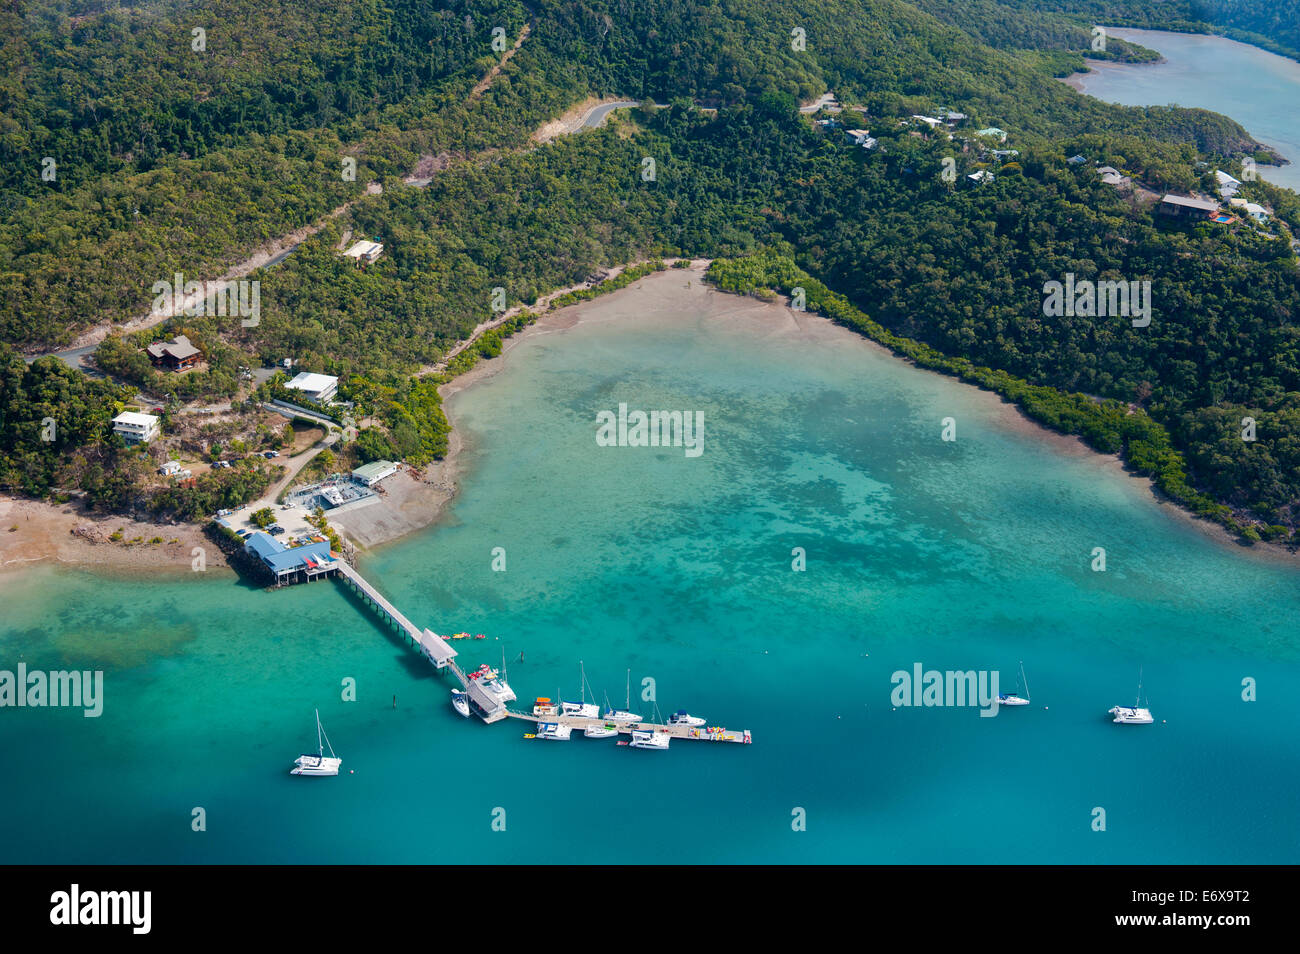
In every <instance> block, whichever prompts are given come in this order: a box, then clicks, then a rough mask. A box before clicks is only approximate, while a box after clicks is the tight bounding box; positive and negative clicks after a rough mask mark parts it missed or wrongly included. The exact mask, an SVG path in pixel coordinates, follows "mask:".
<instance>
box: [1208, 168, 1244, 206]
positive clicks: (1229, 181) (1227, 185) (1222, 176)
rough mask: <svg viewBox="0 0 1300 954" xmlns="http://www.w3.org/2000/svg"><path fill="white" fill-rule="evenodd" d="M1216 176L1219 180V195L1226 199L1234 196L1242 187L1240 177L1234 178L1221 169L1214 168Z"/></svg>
mask: <svg viewBox="0 0 1300 954" xmlns="http://www.w3.org/2000/svg"><path fill="white" fill-rule="evenodd" d="M1214 178H1215V179H1217V180H1218V182H1219V195H1221V196H1223V197H1224V198H1225V199H1230V198H1232V197H1233V196H1234V195H1236V194H1237V190H1238V189H1239V188H1240V187H1241V180H1240V179H1234V178H1233V177H1232V176H1230V175H1228V174H1227V173H1226V172H1224V171H1223V170H1221V169H1216V170H1214Z"/></svg>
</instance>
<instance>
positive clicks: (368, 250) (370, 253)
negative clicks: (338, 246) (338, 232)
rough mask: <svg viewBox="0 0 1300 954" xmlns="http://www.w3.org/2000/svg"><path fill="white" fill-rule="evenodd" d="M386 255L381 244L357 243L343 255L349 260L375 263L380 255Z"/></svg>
mask: <svg viewBox="0 0 1300 954" xmlns="http://www.w3.org/2000/svg"><path fill="white" fill-rule="evenodd" d="M383 254H384V246H383V245H382V244H381V243H379V242H365V241H362V242H356V243H355V244H353V246H352V247H351V248H350V249H348V250H347V251H346V252H344V253H343V255H344V256H345V257H347V258H355V259H356V260H357V262H358V263H360V262H373V261H374V260H375V259H377V258H378V257H379V256H380V255H383Z"/></svg>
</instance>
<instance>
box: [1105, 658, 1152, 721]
mask: <svg viewBox="0 0 1300 954" xmlns="http://www.w3.org/2000/svg"><path fill="white" fill-rule="evenodd" d="M1149 704H1150V703H1148V705H1149ZM1141 705H1142V670H1141V668H1139V669H1138V694H1137V698H1136V699H1134V700H1133V705H1131V706H1115V707H1113V708H1112V709H1111V710H1110V714H1111V715H1113V716H1114V717H1115V718H1114V719H1113V720H1112V721H1114V722H1120V723H1124V724H1126V725H1149V724H1150V723H1152V722H1154V721H1155V719H1153V718H1152V717H1151V710H1150V709H1147V708H1142V707H1141Z"/></svg>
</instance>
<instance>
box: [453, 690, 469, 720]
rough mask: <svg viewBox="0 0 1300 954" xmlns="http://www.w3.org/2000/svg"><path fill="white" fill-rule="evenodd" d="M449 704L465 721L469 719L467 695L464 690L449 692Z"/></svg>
mask: <svg viewBox="0 0 1300 954" xmlns="http://www.w3.org/2000/svg"><path fill="white" fill-rule="evenodd" d="M451 704H452V707H453V708H454V709H455V710H456V711H457V712H459V713H460V714H461V715H463V716H464V717H465V718H466V719H468V718H469V694H468V693H467V692H465V690H464V689H453V690H452V691H451Z"/></svg>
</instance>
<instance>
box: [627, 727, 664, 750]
mask: <svg viewBox="0 0 1300 954" xmlns="http://www.w3.org/2000/svg"><path fill="white" fill-rule="evenodd" d="M670 738H671V737H670V736H669V735H668V733H667V732H660V731H659V730H658V729H633V730H632V741H631V742H629V743H628V745H630V746H632V748H634V749H657V750H662V749H666V748H668V742H669V739H670Z"/></svg>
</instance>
